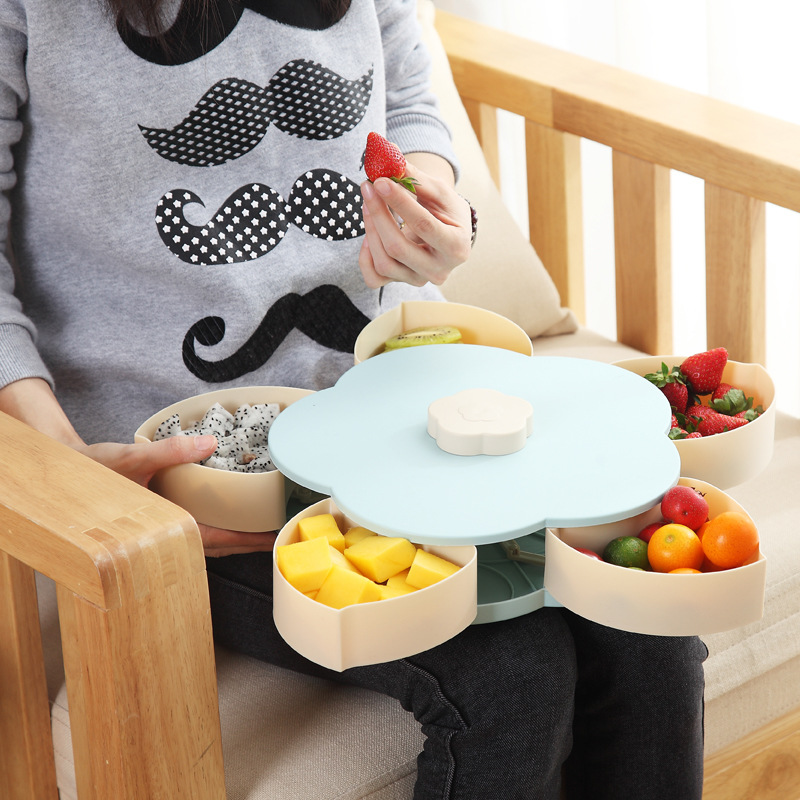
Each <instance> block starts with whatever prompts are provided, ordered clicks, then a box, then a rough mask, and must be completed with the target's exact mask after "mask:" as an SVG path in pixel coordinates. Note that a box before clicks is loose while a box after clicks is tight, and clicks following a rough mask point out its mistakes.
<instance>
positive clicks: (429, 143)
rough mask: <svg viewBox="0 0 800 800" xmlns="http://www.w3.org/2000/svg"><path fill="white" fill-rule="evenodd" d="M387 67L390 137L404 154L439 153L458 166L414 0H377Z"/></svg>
mask: <svg viewBox="0 0 800 800" xmlns="http://www.w3.org/2000/svg"><path fill="white" fill-rule="evenodd" d="M375 5H376V7H377V10H378V20H379V22H380V26H381V37H382V40H383V51H384V62H385V68H386V136H387V138H388V139H390V140H391V141H393V142H394V143H395V144H396V145H397V146H398V147H399V148H400V149H401V150H402V151H403V152H404V153H412V152H427V153H435V154H436V155H439V156H441V157H442V158H444V159H446V160H447V161H449V162H450V164H451V165H452V167H453V172H454V173H455V176H456V179H458V173H459V165H458V162H457V159H456V156H455V153H454V152H453V147H452V143H451V136H450V130H449V128H448V127H447V125H446V123H445V122H444V120H443V119H442V117H441V114H440V113H439V104H438V101H437V99H436V96H435V95H434V93H433V91H432V90H431V83H430V72H431V58H430V55H429V53H428V50H427V48H426V47H425V45H424V44H423V42H422V41H421V38H420V27H419V23H418V21H417V17H416V8H417V3H416V0H376V4H375Z"/></svg>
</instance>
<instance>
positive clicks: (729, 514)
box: [702, 511, 758, 569]
mask: <svg viewBox="0 0 800 800" xmlns="http://www.w3.org/2000/svg"><path fill="white" fill-rule="evenodd" d="M702 547H703V552H704V553H705V555H706V558H707V559H708V560H709V561H710V562H711V563H712V564H714V565H716V566H717V567H721V568H722V569H733V568H734V567H741V566H742V564H744V563H745V562H746V561H748V560H749V559H750V558H752V557H753V556H754V555H755V554H756V553H757V552H758V529H757V528H756V526H755V523H754V522H753V520H751V519H750V517H748V516H747V514H742V513H741V512H740V511H723V512H722V514H717V516H716V517H714V518H713V519H710V520H709V521H708V523H707V524H706V526H705V530H704V531H703V539H702Z"/></svg>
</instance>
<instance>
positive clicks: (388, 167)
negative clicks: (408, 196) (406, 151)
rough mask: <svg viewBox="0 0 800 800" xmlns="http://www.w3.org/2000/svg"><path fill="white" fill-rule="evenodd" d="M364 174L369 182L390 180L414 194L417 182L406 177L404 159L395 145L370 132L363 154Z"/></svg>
mask: <svg viewBox="0 0 800 800" xmlns="http://www.w3.org/2000/svg"><path fill="white" fill-rule="evenodd" d="M364 172H366V173H367V177H368V178H369V179H370V180H371V181H373V182H374V181H376V180H377V179H378V178H390V179H391V180H393V181H395V182H397V183H399V184H400V185H401V186H403V187H405V188H406V189H408V191H409V192H413V193H414V194H416V192H417V190H416V188H415V186H416V185H417V183H418V181H415V180H414V179H413V178H410V177H408V175H406V159H405V156H404V155H403V154H402V153H401V152H400V149H399V148H398V147H397V145H396V144H393V143H392V142H390V141H388V140H387V139H385V138H384V137H383V136H381V135H380V134H379V133H375V132H374V131H372V132H371V133H369V134H368V135H367V149H366V150H365V152H364Z"/></svg>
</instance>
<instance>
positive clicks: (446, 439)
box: [428, 389, 533, 456]
mask: <svg viewBox="0 0 800 800" xmlns="http://www.w3.org/2000/svg"><path fill="white" fill-rule="evenodd" d="M532 431H533V407H532V406H531V404H530V403H529V402H528V401H527V400H524V399H523V398H521V397H514V396H512V395H507V394H503V393H502V392H498V391H495V390H494V389H466V390H465V391H463V392H458V393H456V394H453V395H449V396H448V397H440V398H439V399H438V400H434V401H433V402H432V403H431V404H430V405H429V406H428V433H429V434H430V435H431V436H432V437H433V438H434V439H436V444H438V445H439V447H440V448H441V449H442V450H445V451H446V452H448V453H453V454H454V455H457V456H476V455H488V456H504V455H508V454H509V453H516V452H517V451H518V450H522V448H523V447H525V443H526V441H527V439H528V437H529V436H530V435H531V432H532Z"/></svg>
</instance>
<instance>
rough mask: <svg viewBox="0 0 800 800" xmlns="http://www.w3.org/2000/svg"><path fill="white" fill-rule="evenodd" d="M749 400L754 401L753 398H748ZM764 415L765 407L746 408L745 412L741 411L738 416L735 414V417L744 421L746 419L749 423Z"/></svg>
mask: <svg viewBox="0 0 800 800" xmlns="http://www.w3.org/2000/svg"><path fill="white" fill-rule="evenodd" d="M747 399H748V400H750V401H752V399H753V398H752V397H748V398H747ZM763 413H764V407H763V406H756V407H755V408H746V409H745V410H744V411H740V412H739V413H738V414H734V415H733V416H734V417H741V418H742V419H746V420H747V421H748V422H752V421H753V420H754V419H755V418H756V417H760V416H761V415H762V414H763Z"/></svg>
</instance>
